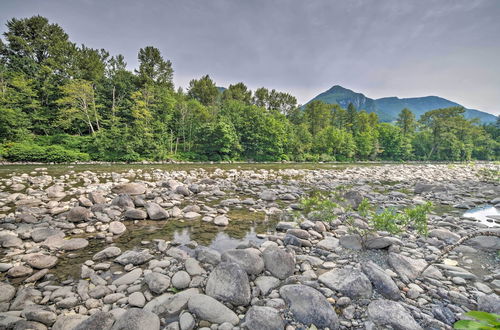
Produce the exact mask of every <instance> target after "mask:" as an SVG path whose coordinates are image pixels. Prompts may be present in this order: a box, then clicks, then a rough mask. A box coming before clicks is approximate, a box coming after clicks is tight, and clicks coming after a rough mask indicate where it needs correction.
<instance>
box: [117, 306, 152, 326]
mask: <svg viewBox="0 0 500 330" xmlns="http://www.w3.org/2000/svg"><path fill="white" fill-rule="evenodd" d="M111 329H112V330H159V329H160V319H159V318H158V316H157V315H156V314H154V313H151V312H148V311H145V310H142V309H139V308H130V309H128V310H127V311H126V312H125V313H123V315H122V316H121V317H120V318H119V319H118V320H117V321H116V322H115V324H114V325H113V327H112V328H111Z"/></svg>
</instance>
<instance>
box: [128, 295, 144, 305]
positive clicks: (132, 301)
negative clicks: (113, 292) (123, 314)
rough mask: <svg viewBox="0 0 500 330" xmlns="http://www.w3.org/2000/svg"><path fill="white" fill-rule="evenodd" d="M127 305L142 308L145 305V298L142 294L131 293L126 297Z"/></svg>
mask: <svg viewBox="0 0 500 330" xmlns="http://www.w3.org/2000/svg"><path fill="white" fill-rule="evenodd" d="M128 304H129V305H130V306H132V307H139V308H142V307H144V305H145V304H146V298H145V297H144V295H143V294H142V292H133V293H132V294H131V295H130V296H128Z"/></svg>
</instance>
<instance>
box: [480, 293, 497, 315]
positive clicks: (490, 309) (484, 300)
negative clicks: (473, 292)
mask: <svg viewBox="0 0 500 330" xmlns="http://www.w3.org/2000/svg"><path fill="white" fill-rule="evenodd" d="M477 305H478V309H479V310H480V311H482V312H487V313H494V314H500V297H499V296H498V295H497V294H495V293H492V294H489V295H482V296H481V297H479V299H478V300H477Z"/></svg>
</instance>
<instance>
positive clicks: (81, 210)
mask: <svg viewBox="0 0 500 330" xmlns="http://www.w3.org/2000/svg"><path fill="white" fill-rule="evenodd" d="M89 218H90V210H89V209H87V208H85V207H81V206H76V207H74V208H72V209H71V210H69V212H68V213H67V214H66V220H68V221H70V222H82V221H88V220H89Z"/></svg>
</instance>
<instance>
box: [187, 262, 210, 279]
mask: <svg viewBox="0 0 500 330" xmlns="http://www.w3.org/2000/svg"><path fill="white" fill-rule="evenodd" d="M184 267H186V271H187V272H188V274H189V275H191V276H196V275H203V274H205V273H206V272H205V269H203V267H201V266H200V263H199V262H198V260H196V259H194V258H187V259H186V261H185V263H184Z"/></svg>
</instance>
